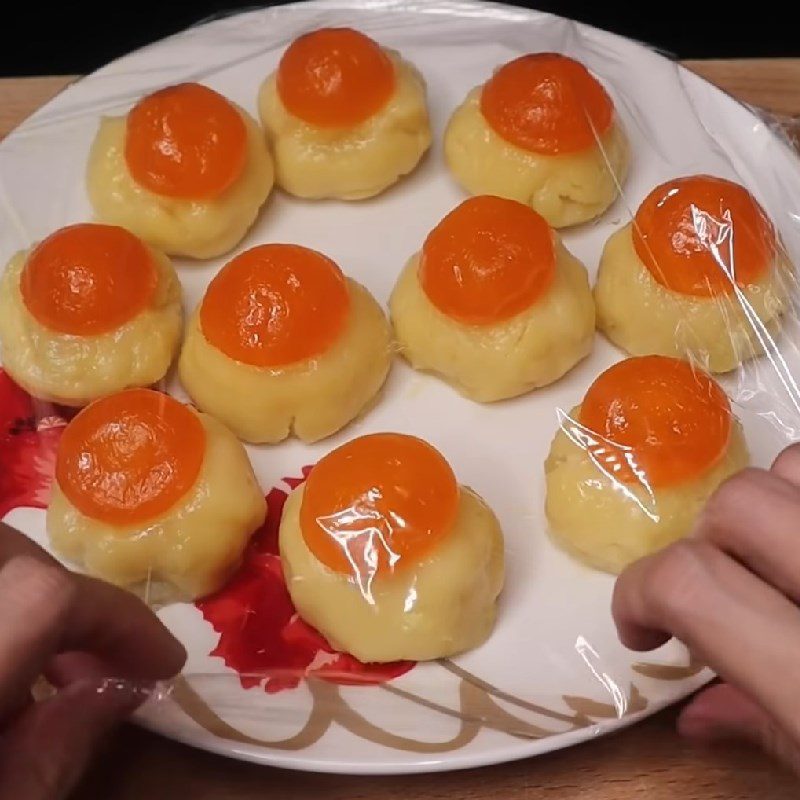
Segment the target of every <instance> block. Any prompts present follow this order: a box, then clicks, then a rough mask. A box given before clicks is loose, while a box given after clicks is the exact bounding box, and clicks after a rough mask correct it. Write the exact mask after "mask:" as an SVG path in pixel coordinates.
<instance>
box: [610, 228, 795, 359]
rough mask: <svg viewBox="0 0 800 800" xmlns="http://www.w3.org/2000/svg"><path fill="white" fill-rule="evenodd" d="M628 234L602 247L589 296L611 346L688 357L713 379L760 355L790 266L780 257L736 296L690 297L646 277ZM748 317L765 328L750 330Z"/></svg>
mask: <svg viewBox="0 0 800 800" xmlns="http://www.w3.org/2000/svg"><path fill="white" fill-rule="evenodd" d="M631 230H632V227H631V224H630V223H629V224H628V225H626V226H625V227H624V228H622V229H620V230H619V231H617V232H616V233H614V234H612V235H611V238H610V239H609V240H608V242H606V245H605V247H604V249H603V255H602V257H601V259H600V269H599V271H598V274H597V283H596V285H595V290H594V296H595V302H596V305H597V327H598V328H599V329H600V330H601V331H602V332H603V333H605V335H606V336H608V338H609V339H610V340H611V341H612V342H613V343H614V344H616V345H617V346H618V347H621V348H622V349H623V350H625V351H626V352H628V353H630V354H631V355H650V354H657V355H664V356H674V357H676V358H683V359H692V360H694V361H696V362H697V363H698V364H700V365H701V366H702V367H703V368H704V369H705V370H707V371H709V372H717V373H719V372H728V371H730V370H732V369H735V368H736V367H738V366H739V364H741V363H742V361H744V360H746V359H748V358H752V357H753V356H756V355H760V354H761V353H763V352H764V350H763V347H762V345H761V342H760V340H759V335H760V336H762V337H765V338H766V337H774V336H775V335H776V334H777V333H778V331H779V329H780V325H781V318H782V315H783V313H784V311H785V310H786V307H787V304H788V293H787V286H788V285H789V283H788V281H789V278H788V276H789V274H790V273H789V269H790V268H789V266H788V263H787V262H786V260H785V257H784V256H783V255H778V256H776V260H775V263H774V264H773V265H771V266H770V268H769V269H768V270H767V272H766V273H765V275H764V277H763V278H762V279H761V280H760V281H759V282H758V283H756V284H753V285H751V286H747V287H745V288H744V289H742V290H741V294H738V293H732V294H726V295H720V296H718V297H694V296H691V295H685V294H681V293H679V292H675V291H672V290H671V289H668V288H667V287H666V286H662V285H661V284H660V283H659V282H658V281H657V280H656V279H655V278H654V277H653V276H652V274H651V273H650V270H649V269H648V268H647V267H646V266H645V264H644V263H643V262H642V260H641V259H640V258H639V256H638V254H637V253H636V249H635V247H634V244H633V236H632V233H631ZM748 314H749V315H750V318H748ZM753 316H755V317H756V318H757V319H758V320H759V322H760V324H761V325H763V326H764V329H765V330H759V331H758V332H757V331H756V327H754V325H753V322H752V321H751V319H752V317H753ZM767 340H769V339H767Z"/></svg>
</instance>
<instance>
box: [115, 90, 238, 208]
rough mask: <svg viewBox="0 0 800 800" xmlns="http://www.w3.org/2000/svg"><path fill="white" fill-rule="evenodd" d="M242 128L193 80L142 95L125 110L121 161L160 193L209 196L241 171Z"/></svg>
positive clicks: (232, 112)
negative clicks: (126, 118)
mask: <svg viewBox="0 0 800 800" xmlns="http://www.w3.org/2000/svg"><path fill="white" fill-rule="evenodd" d="M246 159H247V128H246V127H245V124H244V120H243V119H242V117H241V115H240V114H239V112H238V111H237V110H236V108H234V106H233V105H232V104H231V103H230V102H228V100H226V99H225V98H224V97H223V96H222V95H221V94H218V93H217V92H215V91H214V90H213V89H209V88H208V87H207V86H201V85H200V84H199V83H181V84H179V85H177V86H170V87H168V88H166V89H161V90H160V91H158V92H155V93H153V94H151V95H148V96H147V97H144V98H142V99H141V100H140V101H139V102H138V103H137V104H136V105H135V106H134V107H133V108H132V109H131V111H130V113H129V114H128V121H127V133H126V136H125V161H126V163H127V165H128V170H129V172H130V173H131V176H132V177H133V179H134V180H135V181H136V183H138V184H139V185H140V186H143V187H144V188H145V189H148V190H150V191H151V192H155V193H156V194H160V195H164V196H166V197H176V198H182V199H185V200H209V199H213V198H215V197H218V196H219V195H220V194H222V193H223V192H224V191H225V190H226V189H227V188H228V187H229V186H231V184H233V183H234V181H236V180H237V178H239V176H240V175H241V174H242V172H243V170H244V166H245V161H246Z"/></svg>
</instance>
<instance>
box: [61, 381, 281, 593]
mask: <svg viewBox="0 0 800 800" xmlns="http://www.w3.org/2000/svg"><path fill="white" fill-rule="evenodd" d="M265 514H266V502H265V500H264V495H263V493H262V492H261V490H260V489H259V487H258V484H257V482H256V479H255V476H254V475H253V469H252V467H251V466H250V462H249V460H248V458H247V454H246V453H245V450H244V447H243V446H242V445H241V443H240V442H239V441H238V440H237V439H236V437H235V436H233V434H232V433H230V431H228V430H227V428H225V426H224V425H222V424H221V423H219V422H217V421H216V420H215V419H214V418H213V417H210V416H208V415H206V414H199V413H197V412H196V411H194V410H193V409H192V408H190V407H188V406H185V405H183V404H182V403H179V402H178V401H177V400H175V399H173V398H171V397H169V396H168V395H164V394H161V393H159V392H154V391H151V390H149V389H130V390H128V391H125V392H121V393H119V394H115V395H111V396H109V397H106V398H103V399H102V400H97V401H96V402H94V403H92V404H91V405H90V406H87V407H86V408H85V409H84V410H83V411H81V412H80V413H79V414H78V415H77V416H76V417H75V418H74V419H73V420H72V422H70V423H69V425H67V427H66V428H65V430H64V433H63V435H62V437H61V441H60V444H59V450H58V456H57V461H56V480H55V483H54V487H53V496H52V499H51V501H50V507H49V508H48V510H47V532H48V535H49V537H50V542H51V544H52V546H53V549H54V550H55V552H57V553H58V554H59V555H61V556H62V557H64V558H66V559H69V560H71V561H73V562H75V563H76V564H78V565H80V566H81V567H82V568H83V569H84V570H85V571H86V572H88V573H89V574H90V575H93V576H95V577H97V578H101V579H103V580H106V581H109V582H110V583H114V584H116V585H118V586H123V587H126V588H128V589H131V590H132V591H135V592H136V593H137V594H140V595H142V596H143V597H144V598H145V599H146V600H148V601H149V602H150V603H159V604H160V603H166V602H173V601H177V600H194V599H195V598H198V597H203V596H204V595H207V594H210V593H212V592H214V591H216V590H218V589H220V588H221V587H222V586H223V585H224V584H225V582H226V581H227V580H228V578H229V577H230V576H231V575H232V573H233V571H234V570H235V569H236V567H237V566H238V565H239V562H240V560H241V556H242V553H243V551H244V548H245V546H246V544H247V542H248V540H249V539H250V536H251V535H252V534H253V532H254V531H255V530H256V529H257V528H258V527H259V526H260V525H261V524H262V523H263V521H264V516H265Z"/></svg>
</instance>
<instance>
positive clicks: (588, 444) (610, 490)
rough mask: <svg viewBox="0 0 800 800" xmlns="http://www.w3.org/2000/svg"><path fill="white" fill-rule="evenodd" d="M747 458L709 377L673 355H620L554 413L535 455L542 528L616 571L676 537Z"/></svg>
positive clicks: (591, 560) (593, 561)
mask: <svg viewBox="0 0 800 800" xmlns="http://www.w3.org/2000/svg"><path fill="white" fill-rule="evenodd" d="M748 461H749V457H748V454H747V447H746V445H745V441H744V436H743V434H742V429H741V426H740V424H739V422H738V421H737V420H736V418H735V417H734V416H733V414H732V412H731V408H730V404H729V403H728V399H727V397H726V396H725V394H724V392H723V391H722V389H721V388H720V387H719V386H718V385H717V383H715V382H714V380H713V379H712V378H710V377H709V376H708V375H707V374H706V373H704V372H702V371H700V370H699V369H698V368H696V367H694V366H692V365H691V364H689V363H688V362H686V361H681V360H679V359H674V358H667V357H664V356H642V357H638V358H629V359H627V360H625V361H621V362H619V363H618V364H615V365H614V366H613V367H611V368H610V369H608V370H606V372H604V373H603V374H602V375H600V377H599V378H597V380H596V381H595V382H594V383H593V384H592V386H590V387H589V390H588V391H587V393H586V396H585V397H584V399H583V402H582V403H581V405H579V406H578V407H577V408H575V409H573V410H572V411H571V412H570V413H569V415H562V419H561V429H560V430H559V432H558V433H557V434H556V437H555V439H554V440H553V444H552V445H551V448H550V454H549V455H548V457H547V460H546V461H545V481H546V491H547V497H546V505H545V510H546V513H547V519H548V520H549V522H550V532H551V534H552V536H553V538H554V540H555V541H556V542H557V543H558V544H560V545H561V546H562V547H564V548H565V549H566V550H567V551H568V552H570V553H572V554H573V555H574V556H575V557H577V558H578V559H580V560H581V561H583V562H584V563H585V564H588V565H589V566H591V567H595V568H596V569H600V570H604V571H606V572H612V573H619V572H621V571H622V570H623V569H624V568H625V567H627V566H628V565H629V564H631V563H632V562H634V561H636V560H638V559H639V558H642V557H644V556H646V555H649V554H650V553H654V552H656V551H657V550H660V549H661V548H663V547H665V546H666V545H668V544H670V543H672V542H674V541H676V540H677V539H680V538H681V537H683V536H686V535H687V534H688V533H689V532H690V530H691V528H692V525H693V523H694V521H695V518H696V517H697V515H698V513H699V512H700V510H701V509H702V508H703V506H704V505H705V503H706V501H707V500H708V498H709V497H710V496H711V494H712V493H713V492H714V491H715V490H716V489H717V487H718V486H719V485H720V484H721V483H722V482H723V481H725V480H726V479H727V478H729V477H730V476H731V475H733V474H734V473H736V472H738V471H739V470H741V469H743V468H744V467H746V466H747V464H748Z"/></svg>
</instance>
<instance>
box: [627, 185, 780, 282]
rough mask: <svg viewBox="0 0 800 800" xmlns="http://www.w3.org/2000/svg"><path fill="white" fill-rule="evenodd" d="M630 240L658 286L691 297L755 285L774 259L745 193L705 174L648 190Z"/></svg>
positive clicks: (769, 231) (769, 232)
mask: <svg viewBox="0 0 800 800" xmlns="http://www.w3.org/2000/svg"><path fill="white" fill-rule="evenodd" d="M632 235H633V244H634V247H635V248H636V253H637V255H638V256H639V258H640V259H641V260H642V262H643V263H644V265H645V266H646V267H647V269H648V270H649V271H650V272H651V273H652V275H653V277H654V278H655V279H656V280H657V281H658V282H659V283H660V284H661V285H662V286H665V287H666V288H667V289H671V290H672V291H674V292H679V293H681V294H686V295H694V296H696V297H715V296H718V295H723V294H730V293H732V292H733V290H734V284H736V285H737V286H739V287H740V288H743V287H746V286H748V285H750V284H752V283H754V282H756V281H758V280H759V278H760V277H761V276H762V275H763V273H764V271H765V270H766V269H767V267H768V266H769V265H770V264H771V263H772V259H773V257H774V255H775V233H774V230H773V228H772V225H771V224H770V222H769V220H768V219H767V217H766V215H765V214H764V212H763V210H762V209H761V207H760V206H759V205H758V203H757V202H756V201H755V199H754V198H753V196H752V195H751V194H750V192H748V191H747V189H745V188H744V187H743V186H740V185H739V184H737V183H732V182H731V181H726V180H723V179H722V178H713V177H710V176H708V175H696V176H692V177H688V178H678V179H676V180H673V181H669V182H668V183H664V184H662V185H661V186H657V187H656V188H655V189H653V191H652V192H650V194H649V195H648V196H647V197H646V198H645V200H644V202H643V203H642V205H641V206H639V210H638V211H637V212H636V217H635V219H634V224H633V230H632Z"/></svg>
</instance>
